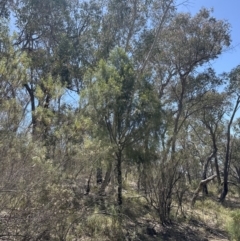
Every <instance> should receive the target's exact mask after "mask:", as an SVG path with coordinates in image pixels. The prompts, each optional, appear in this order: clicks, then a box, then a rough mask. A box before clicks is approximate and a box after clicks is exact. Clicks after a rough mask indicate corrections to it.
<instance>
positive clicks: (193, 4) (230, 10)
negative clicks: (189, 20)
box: [178, 0, 240, 74]
mask: <svg viewBox="0 0 240 241" xmlns="http://www.w3.org/2000/svg"><path fill="white" fill-rule="evenodd" d="M178 3H183V0H178ZM202 7H205V8H208V9H209V8H213V13H212V15H213V16H214V17H215V18H216V19H218V20H220V19H222V20H227V21H228V22H229V23H230V25H231V38H232V43H231V48H230V49H229V50H227V51H225V52H224V53H222V54H221V56H219V58H218V59H216V60H214V61H213V62H212V63H211V64H212V67H213V68H214V69H215V71H216V72H217V73H218V74H221V73H222V72H229V71H231V70H232V69H233V68H235V67H236V66H237V65H239V64H240V1H239V0H229V1H227V0H189V1H185V3H184V4H180V5H179V7H178V10H179V11H182V12H190V13H191V14H192V15H195V14H196V13H197V12H198V11H199V10H200V9H201V8H202Z"/></svg>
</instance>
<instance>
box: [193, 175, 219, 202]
mask: <svg viewBox="0 0 240 241" xmlns="http://www.w3.org/2000/svg"><path fill="white" fill-rule="evenodd" d="M216 176H217V175H216V174H215V175H212V176H210V177H209V178H207V179H204V180H202V181H201V182H200V183H199V186H198V188H197V190H196V191H195V192H194V195H193V198H192V202H191V206H192V207H193V206H194V204H195V202H196V199H197V197H198V194H199V192H200V191H201V190H202V187H203V186H204V185H206V184H207V183H209V182H210V181H212V180H213V179H214V178H215V177H216Z"/></svg>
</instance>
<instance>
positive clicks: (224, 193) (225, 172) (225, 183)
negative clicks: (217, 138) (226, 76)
mask: <svg viewBox="0 0 240 241" xmlns="http://www.w3.org/2000/svg"><path fill="white" fill-rule="evenodd" d="M239 102H240V96H238V98H237V101H236V105H235V108H234V110H233V113H232V116H231V119H230V121H229V123H228V130H227V147H226V156H225V162H224V170H223V190H222V193H221V195H220V198H219V201H220V202H224V200H225V198H226V196H227V193H228V168H229V161H230V142H231V126H232V122H233V119H234V116H235V114H236V112H237V109H238V105H239Z"/></svg>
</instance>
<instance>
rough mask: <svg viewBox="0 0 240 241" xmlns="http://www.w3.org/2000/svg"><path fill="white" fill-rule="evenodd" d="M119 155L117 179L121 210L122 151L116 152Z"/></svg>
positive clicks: (118, 200) (118, 201)
mask: <svg viewBox="0 0 240 241" xmlns="http://www.w3.org/2000/svg"><path fill="white" fill-rule="evenodd" d="M116 156H117V181H118V193H117V197H118V198H117V203H118V206H119V210H121V206H122V151H121V150H119V151H118V153H116Z"/></svg>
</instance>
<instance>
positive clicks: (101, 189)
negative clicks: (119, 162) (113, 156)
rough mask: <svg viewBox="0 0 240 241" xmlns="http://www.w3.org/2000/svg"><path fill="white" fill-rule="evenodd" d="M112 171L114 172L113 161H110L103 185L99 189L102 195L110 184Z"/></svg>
mask: <svg viewBox="0 0 240 241" xmlns="http://www.w3.org/2000/svg"><path fill="white" fill-rule="evenodd" d="M111 173H112V163H111V162H110V163H109V165H108V168H107V172H106V174H105V178H104V180H103V182H102V185H101V187H100V190H99V194H100V195H103V194H104V192H105V189H106V187H107V185H108V184H109V181H110V177H111Z"/></svg>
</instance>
